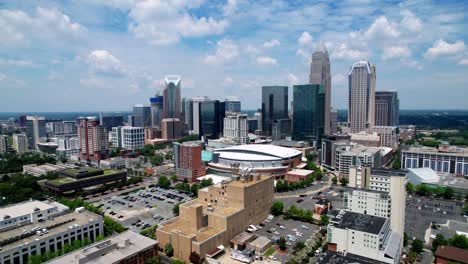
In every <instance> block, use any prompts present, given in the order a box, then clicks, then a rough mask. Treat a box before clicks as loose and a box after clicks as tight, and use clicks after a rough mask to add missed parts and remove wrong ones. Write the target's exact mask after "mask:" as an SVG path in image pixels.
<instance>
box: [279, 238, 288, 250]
mask: <svg viewBox="0 0 468 264" xmlns="http://www.w3.org/2000/svg"><path fill="white" fill-rule="evenodd" d="M278 246H279V249H281V250H283V251H285V250H286V248H287V246H286V238H284V237H280V239H279V241H278Z"/></svg>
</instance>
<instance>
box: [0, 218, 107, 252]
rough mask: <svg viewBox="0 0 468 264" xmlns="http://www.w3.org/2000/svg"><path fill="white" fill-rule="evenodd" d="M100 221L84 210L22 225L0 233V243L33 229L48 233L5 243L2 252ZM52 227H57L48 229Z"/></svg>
mask: <svg viewBox="0 0 468 264" xmlns="http://www.w3.org/2000/svg"><path fill="white" fill-rule="evenodd" d="M100 219H102V217H101V216H100V215H97V214H95V213H91V212H89V211H86V210H85V211H83V212H82V213H77V212H71V213H68V214H64V215H61V216H57V217H54V219H51V220H46V221H44V222H39V223H32V224H29V225H24V226H21V227H18V228H15V229H11V230H8V231H5V232H1V233H0V243H2V241H5V240H8V239H11V238H14V237H19V236H20V235H22V234H23V233H24V232H25V231H31V230H32V229H33V228H35V227H38V228H39V229H43V228H46V229H47V230H48V231H49V232H48V233H47V234H44V235H42V236H39V235H36V234H35V233H33V235H31V236H27V237H25V238H22V239H18V240H16V241H13V242H11V243H6V242H5V243H6V244H4V245H3V246H1V247H2V251H7V250H10V249H13V248H17V247H21V246H22V245H24V244H27V243H32V242H34V241H35V239H39V240H46V239H48V238H49V237H54V236H56V235H57V234H60V233H62V232H65V231H66V230H68V229H70V227H71V228H74V227H75V225H76V227H77V226H81V225H85V224H88V223H89V222H91V221H94V222H97V221H98V220H100ZM53 225H58V226H57V227H54V228H50V226H53Z"/></svg>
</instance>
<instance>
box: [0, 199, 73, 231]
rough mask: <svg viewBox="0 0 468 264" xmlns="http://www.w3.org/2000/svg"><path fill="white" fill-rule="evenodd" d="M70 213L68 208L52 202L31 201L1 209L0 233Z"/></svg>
mask: <svg viewBox="0 0 468 264" xmlns="http://www.w3.org/2000/svg"><path fill="white" fill-rule="evenodd" d="M67 211H68V207H66V206H65V205H62V204H60V203H56V202H52V201H36V200H29V201H26V202H22V203H17V204H12V205H9V206H5V207H2V208H0V231H2V232H3V231H5V230H8V229H13V228H18V227H21V226H23V225H27V224H31V223H37V222H41V221H44V220H48V219H49V218H52V217H54V216H56V215H59V214H63V213H65V212H67Z"/></svg>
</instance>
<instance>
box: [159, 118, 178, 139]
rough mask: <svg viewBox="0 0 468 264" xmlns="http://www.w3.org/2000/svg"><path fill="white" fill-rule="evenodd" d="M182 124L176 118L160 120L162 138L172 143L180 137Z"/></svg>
mask: <svg viewBox="0 0 468 264" xmlns="http://www.w3.org/2000/svg"><path fill="white" fill-rule="evenodd" d="M182 130H183V124H182V122H181V121H180V120H179V119H178V118H164V119H163V120H162V138H163V139H164V140H168V141H173V140H177V139H179V138H181V137H182V132H183V131H182Z"/></svg>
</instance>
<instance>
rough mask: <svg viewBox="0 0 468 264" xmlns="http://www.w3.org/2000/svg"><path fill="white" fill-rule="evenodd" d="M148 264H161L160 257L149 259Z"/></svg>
mask: <svg viewBox="0 0 468 264" xmlns="http://www.w3.org/2000/svg"><path fill="white" fill-rule="evenodd" d="M146 264H159V256H155V257H151V258H149V259H148V260H146Z"/></svg>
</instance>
